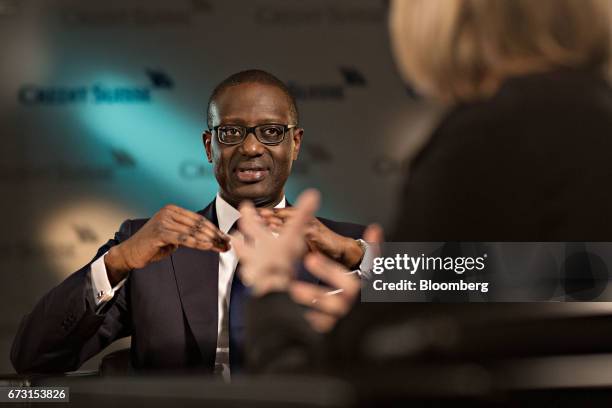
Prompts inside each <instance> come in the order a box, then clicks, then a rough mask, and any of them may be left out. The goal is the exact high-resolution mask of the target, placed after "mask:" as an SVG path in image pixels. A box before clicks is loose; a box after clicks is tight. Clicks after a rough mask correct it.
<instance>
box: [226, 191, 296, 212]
mask: <svg viewBox="0 0 612 408" xmlns="http://www.w3.org/2000/svg"><path fill="white" fill-rule="evenodd" d="M219 195H220V196H221V198H223V199H224V200H225V201H226V202H227V203H228V204H229V205H231V206H232V207H234V208H236V209H238V208H239V207H240V203H241V202H242V201H251V202H252V203H253V205H254V206H255V207H258V208H274V207H276V206H277V205H278V204H279V203H280V202H281V201H282V200H283V199H284V198H285V192H284V191H281V193H280V195H278V196H276V197H274V198H270V197H262V198H254V199H241V200H240V199H231V198H229V197H227V195H226V194H225V193H223V192H222V191H220V192H219Z"/></svg>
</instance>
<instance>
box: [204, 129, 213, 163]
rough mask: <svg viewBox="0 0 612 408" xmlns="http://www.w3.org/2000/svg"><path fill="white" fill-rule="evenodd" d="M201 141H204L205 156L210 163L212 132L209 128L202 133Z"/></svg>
mask: <svg viewBox="0 0 612 408" xmlns="http://www.w3.org/2000/svg"><path fill="white" fill-rule="evenodd" d="M202 142H204V149H205V150H206V158H207V159H208V162H209V163H212V133H210V131H209V130H207V131H205V132H204V133H202Z"/></svg>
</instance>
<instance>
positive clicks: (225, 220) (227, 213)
mask: <svg viewBox="0 0 612 408" xmlns="http://www.w3.org/2000/svg"><path fill="white" fill-rule="evenodd" d="M286 206H287V200H286V199H285V196H284V195H283V198H282V199H281V200H280V202H279V203H278V204H276V205H275V206H274V208H285V207H286ZM215 209H216V210H217V221H218V222H219V229H220V230H221V232H223V233H225V234H227V233H228V232H229V230H230V228H232V226H233V225H234V224H235V223H236V221H238V218H240V211H238V210H237V209H235V208H234V207H232V206H231V205H230V204H229V203H228V202H227V201H225V200H224V199H223V198H221V195H220V194H219V193H217V198H216V200H215Z"/></svg>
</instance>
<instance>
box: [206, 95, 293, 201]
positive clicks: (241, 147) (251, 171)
mask: <svg viewBox="0 0 612 408" xmlns="http://www.w3.org/2000/svg"><path fill="white" fill-rule="evenodd" d="M211 113H212V117H213V123H212V126H218V125H240V126H247V127H251V126H257V125H263V124H269V123H274V124H283V125H294V124H295V123H292V120H291V117H290V104H289V101H288V100H287V98H286V96H285V95H284V94H283V92H282V91H281V90H280V89H278V88H277V87H275V86H271V85H264V84H258V83H245V84H240V85H235V86H232V87H229V88H227V89H225V90H224V91H223V92H221V94H220V95H219V96H218V97H217V98H216V100H215V102H214V103H213V105H212V106H211ZM302 134H303V130H302V129H299V128H294V129H290V130H287V132H286V133H285V138H284V140H283V141H282V142H281V143H280V144H277V145H265V144H263V143H260V142H259V141H258V140H257V138H256V137H255V135H254V134H253V133H249V134H248V135H247V136H246V138H245V139H244V141H243V142H242V143H240V144H237V145H225V144H222V143H220V142H219V140H218V139H217V136H216V135H215V136H214V137H213V135H212V134H211V132H209V131H207V132H205V133H204V145H205V148H206V156H207V157H208V161H209V162H211V163H213V167H214V171H215V177H216V178H217V182H218V183H219V187H220V190H221V191H220V193H221V196H222V197H223V199H224V200H226V201H227V202H228V203H230V204H231V205H233V206H237V205H238V204H239V203H240V202H241V201H243V200H251V201H253V202H254V203H255V205H257V206H273V205H275V204H277V203H278V202H279V201H280V199H281V198H282V196H283V194H284V186H285V182H286V181H287V178H288V177H289V174H290V173H291V165H292V163H293V161H294V160H296V159H297V157H298V152H299V150H300V143H301V140H302Z"/></svg>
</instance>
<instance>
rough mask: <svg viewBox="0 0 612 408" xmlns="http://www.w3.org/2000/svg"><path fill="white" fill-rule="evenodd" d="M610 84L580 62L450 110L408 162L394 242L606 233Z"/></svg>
mask: <svg viewBox="0 0 612 408" xmlns="http://www.w3.org/2000/svg"><path fill="white" fill-rule="evenodd" d="M610 180H612V90H611V88H610V85H609V84H608V83H607V82H606V81H605V80H604V78H603V77H602V76H601V75H600V74H597V73H595V72H590V71H587V70H584V71H579V70H562V71H556V72H549V73H543V74H535V75H528V76H522V77H516V78H512V79H510V80H508V81H506V82H505V83H504V85H503V86H502V88H501V89H500V90H499V92H498V93H497V94H496V95H494V96H493V97H492V98H490V99H487V100H484V101H482V102H478V103H470V104H464V105H460V106H458V107H456V108H454V109H453V110H452V111H450V112H449V113H448V114H447V115H446V116H445V117H444V119H443V120H442V122H441V123H440V125H439V126H438V127H437V129H436V130H435V131H434V133H433V135H432V137H431V139H430V141H429V143H428V144H427V146H426V147H425V148H424V149H423V150H422V151H421V152H420V154H419V155H418V156H417V157H416V159H415V160H414V161H413V163H412V166H411V170H410V173H409V174H408V180H407V182H406V184H405V187H404V190H403V194H402V195H401V201H400V202H399V203H398V206H397V208H398V214H397V217H396V220H397V221H396V223H395V225H394V226H393V228H394V231H393V233H392V234H390V238H392V240H393V241H610V240H612V217H609V216H608V215H607V214H608V213H609V212H610V208H612V189H610V188H609V183H610Z"/></svg>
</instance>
